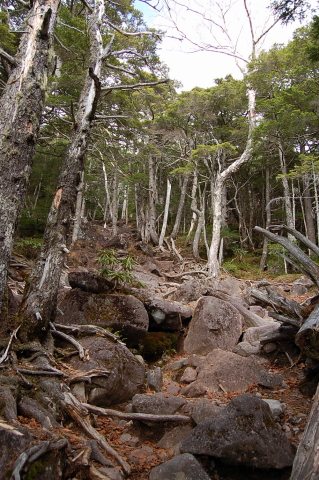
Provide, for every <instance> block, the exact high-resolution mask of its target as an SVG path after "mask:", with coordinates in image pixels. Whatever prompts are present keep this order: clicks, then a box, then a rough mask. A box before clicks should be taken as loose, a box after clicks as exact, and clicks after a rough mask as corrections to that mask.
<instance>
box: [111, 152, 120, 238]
mask: <svg viewBox="0 0 319 480" xmlns="http://www.w3.org/2000/svg"><path fill="white" fill-rule="evenodd" d="M113 160H114V174H113V194H112V235H113V236H114V237H115V235H117V220H118V212H119V180H118V163H117V159H116V158H114V157H113Z"/></svg>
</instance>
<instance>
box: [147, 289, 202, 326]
mask: <svg viewBox="0 0 319 480" xmlns="http://www.w3.org/2000/svg"><path fill="white" fill-rule="evenodd" d="M144 305H145V308H146V310H147V311H148V314H149V317H150V327H155V328H159V327H160V328H161V330H180V329H181V328H182V322H183V320H185V319H187V318H190V317H191V316H192V314H193V310H192V309H191V308H190V307H188V306H186V305H183V304H181V303H179V302H173V301H170V300H164V299H162V298H156V297H149V298H148V299H147V300H145V301H144Z"/></svg>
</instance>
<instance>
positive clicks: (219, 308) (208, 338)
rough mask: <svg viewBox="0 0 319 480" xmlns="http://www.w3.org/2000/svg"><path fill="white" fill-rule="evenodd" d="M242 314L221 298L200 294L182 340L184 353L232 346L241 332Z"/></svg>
mask: <svg viewBox="0 0 319 480" xmlns="http://www.w3.org/2000/svg"><path fill="white" fill-rule="evenodd" d="M242 326H243V321H242V316H241V315H240V313H238V311H237V310H236V308H235V307H233V306H232V305H231V304H230V303H228V302H225V301H224V300H219V299H218V298H214V297H202V298H200V299H199V301H198V303H197V306H196V308H195V312H194V316H193V318H192V320H191V322H190V325H189V330H188V333H187V336H186V338H185V341H184V351H185V352H186V353H187V354H192V353H195V354H198V355H207V354H208V353H209V352H211V351H212V350H214V349H215V348H222V349H225V350H229V349H231V348H233V347H234V346H235V345H236V344H237V342H238V340H239V337H240V336H241V334H242Z"/></svg>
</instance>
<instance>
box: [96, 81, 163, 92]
mask: <svg viewBox="0 0 319 480" xmlns="http://www.w3.org/2000/svg"><path fill="white" fill-rule="evenodd" d="M169 81H170V79H169V78H165V79H164V80H158V81H157V82H141V83H132V85H112V86H111V87H102V92H105V91H106V92H107V93H111V92H112V90H133V89H135V88H141V87H152V86H154V85H160V84H161V83H168V82H169Z"/></svg>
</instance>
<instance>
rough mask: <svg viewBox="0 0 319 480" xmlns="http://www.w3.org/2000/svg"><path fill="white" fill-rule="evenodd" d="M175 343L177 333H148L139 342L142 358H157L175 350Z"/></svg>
mask: <svg viewBox="0 0 319 480" xmlns="http://www.w3.org/2000/svg"><path fill="white" fill-rule="evenodd" d="M177 341H178V334H177V333H169V332H148V333H147V334H146V336H145V338H144V339H143V340H142V342H141V344H142V348H143V356H144V357H145V358H159V357H161V356H162V355H163V353H165V352H166V353H167V352H169V351H171V350H175V349H176V346H177Z"/></svg>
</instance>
